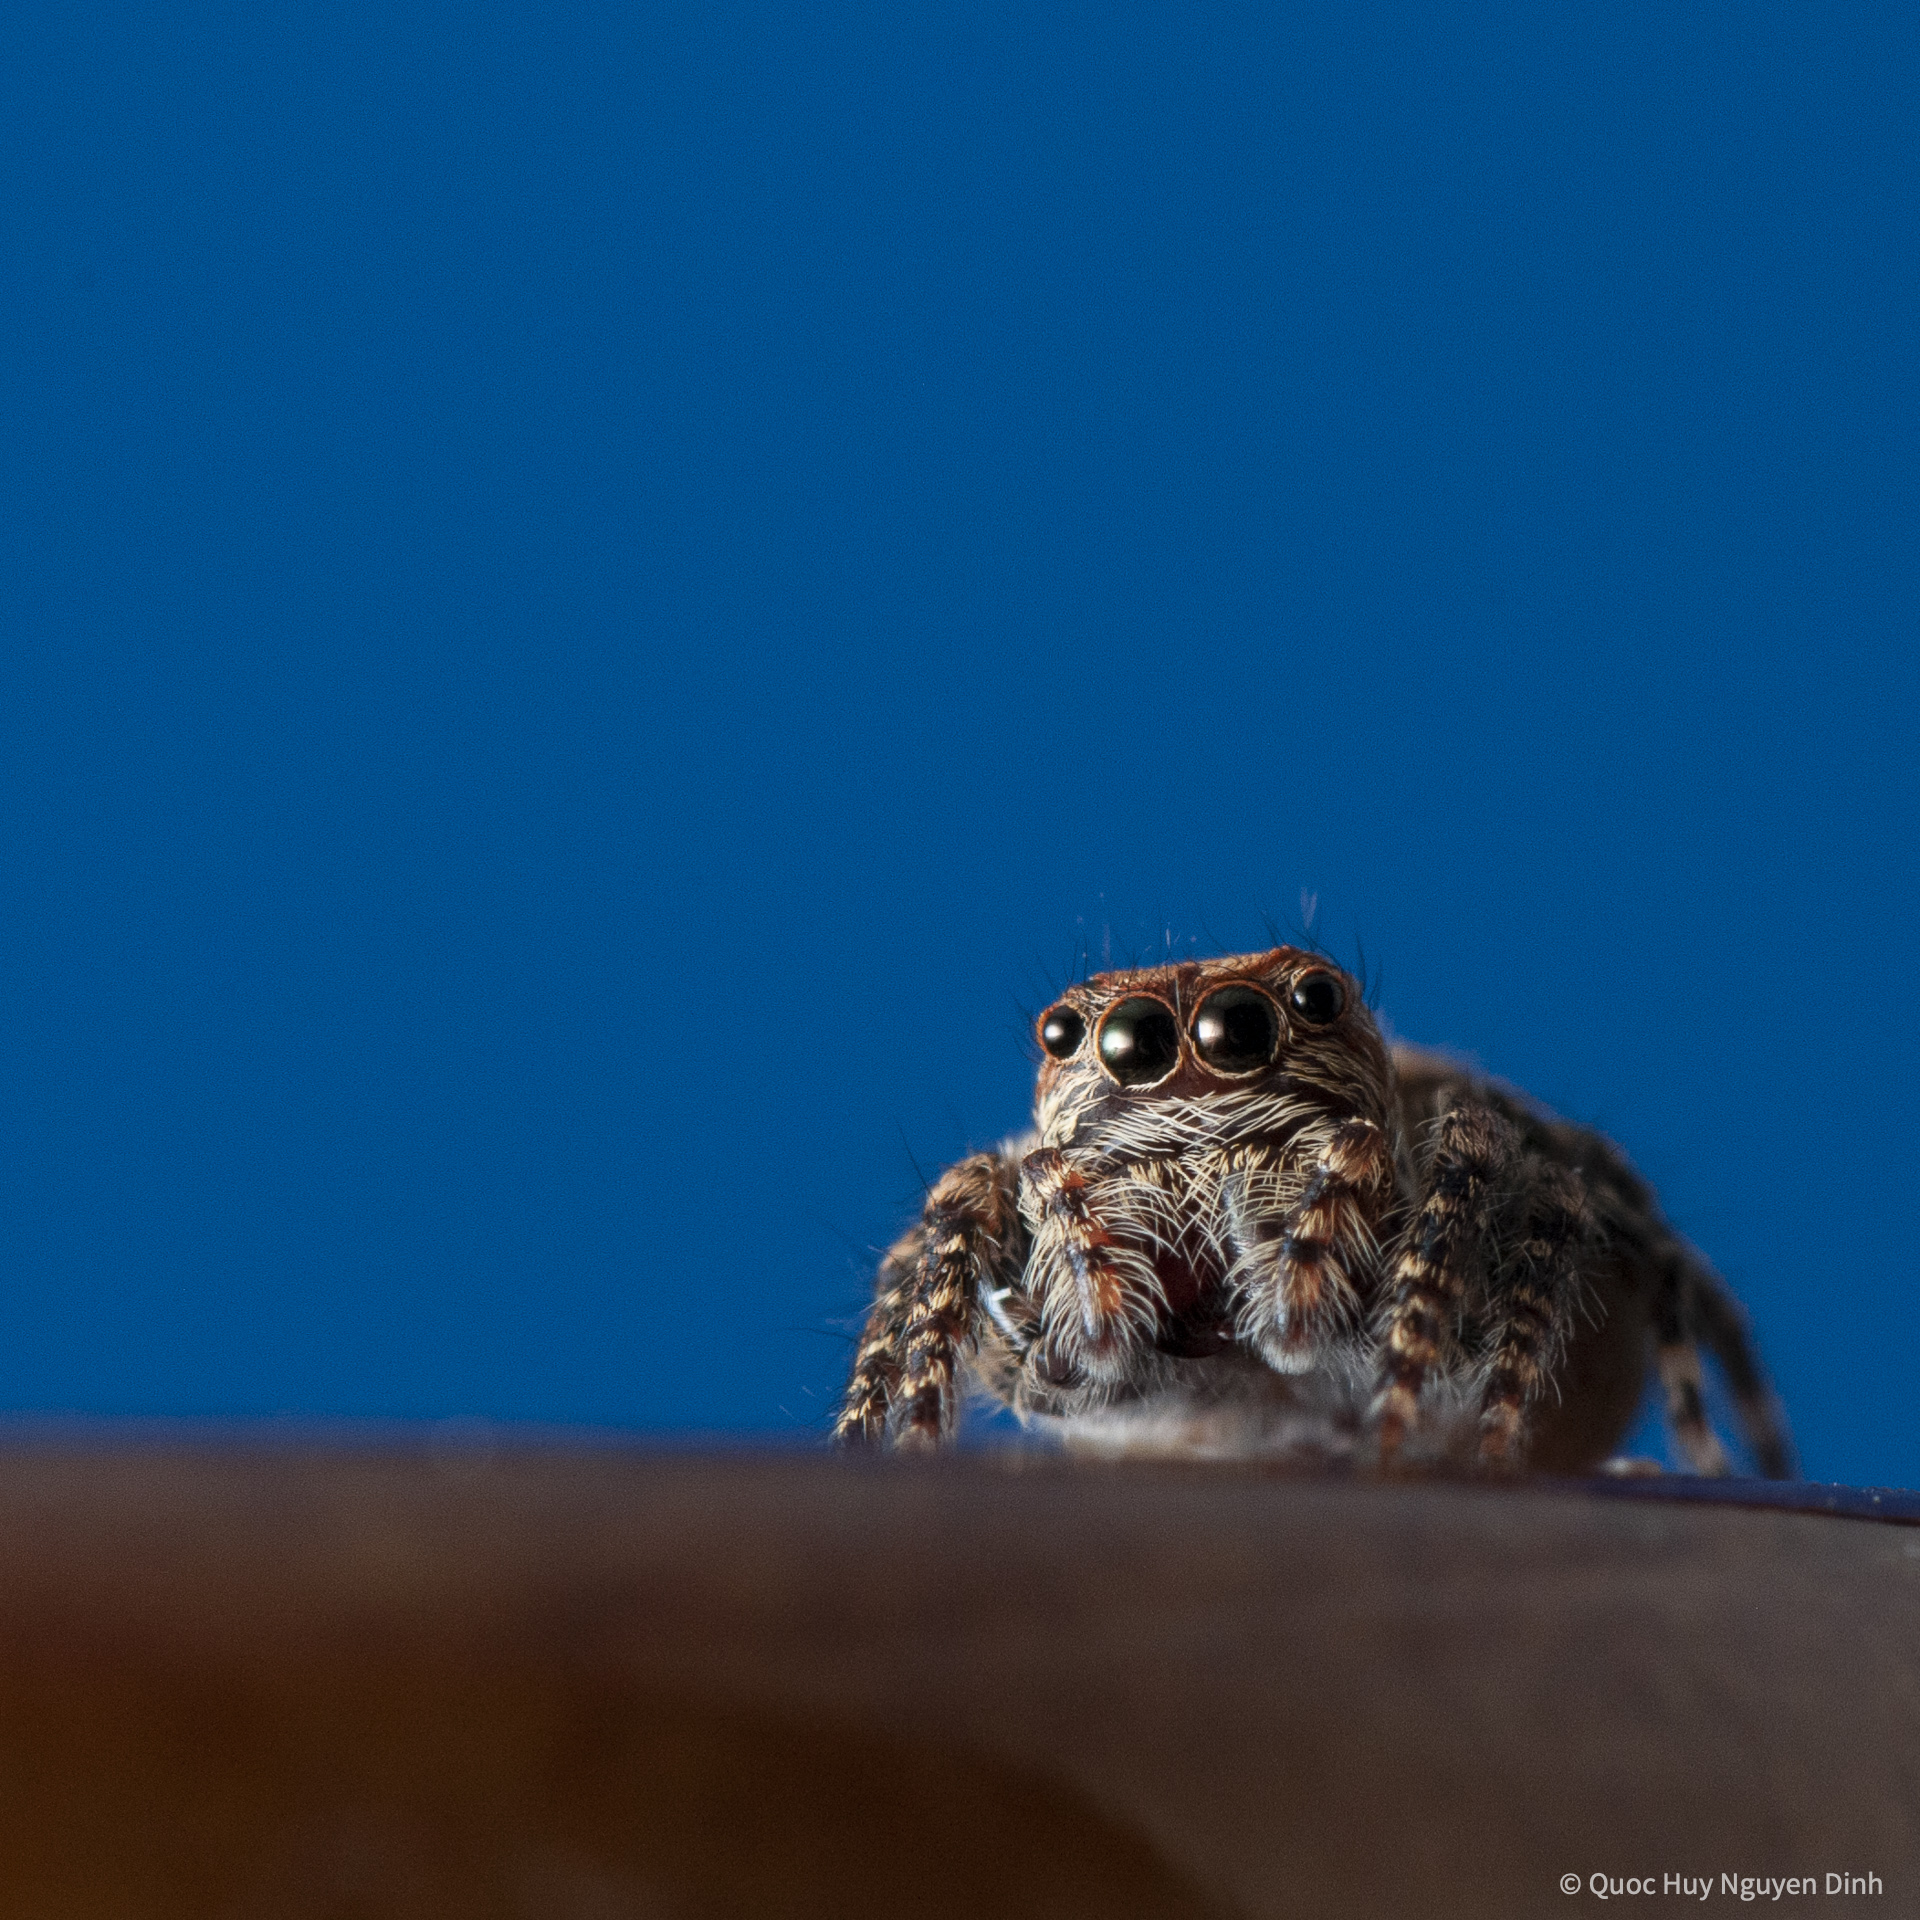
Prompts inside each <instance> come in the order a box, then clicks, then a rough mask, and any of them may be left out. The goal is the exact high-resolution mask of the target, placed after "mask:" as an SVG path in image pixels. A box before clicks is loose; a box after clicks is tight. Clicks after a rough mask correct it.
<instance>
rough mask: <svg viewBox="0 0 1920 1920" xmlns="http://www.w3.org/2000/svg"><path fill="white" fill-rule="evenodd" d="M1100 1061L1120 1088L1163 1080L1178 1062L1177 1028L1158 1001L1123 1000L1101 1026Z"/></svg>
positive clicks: (1178, 1036)
mask: <svg viewBox="0 0 1920 1920" xmlns="http://www.w3.org/2000/svg"><path fill="white" fill-rule="evenodd" d="M1100 1058H1101V1061H1102V1062H1103V1063H1104V1065H1105V1066H1106V1069H1107V1071H1108V1072H1109V1073H1110V1074H1112V1075H1113V1077H1114V1078H1115V1079H1116V1080H1118V1081H1119V1082H1120V1084H1121V1085H1122V1086H1123V1087H1147V1086H1151V1085H1152V1084H1153V1083H1154V1081H1156V1080H1164V1079H1165V1078H1166V1077H1167V1075H1168V1074H1170V1073H1171V1072H1172V1071H1173V1070H1174V1068H1175V1067H1176V1066H1177V1065H1178V1064H1179V1061H1180V1029H1179V1028H1178V1027H1176V1026H1175V1025H1174V1024H1173V1015H1172V1014H1171V1013H1169V1012H1168V1011H1167V1009H1166V1008H1165V1007H1163V1006H1162V1005H1161V1004H1160V1002H1159V1001H1158V1000H1122V1001H1121V1002H1120V1004H1119V1005H1118V1006H1117V1007H1115V1008H1114V1010H1113V1011H1112V1012H1111V1013H1110V1014H1108V1015H1107V1017H1106V1019H1104V1020H1103V1021H1102V1022H1101V1023H1100Z"/></svg>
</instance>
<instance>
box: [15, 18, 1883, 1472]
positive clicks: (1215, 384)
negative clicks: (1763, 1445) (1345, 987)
mask: <svg viewBox="0 0 1920 1920" xmlns="http://www.w3.org/2000/svg"><path fill="white" fill-rule="evenodd" d="M270 12H271V17H263V15H262V11H261V10H258V9H253V8H246V7H239V6H218V7H216V6H207V5H201V6H180V7H173V8H165V9H161V8H138V9H136V8H126V9H122V10H115V9H113V8H104V7H94V8H84V9H83V8H62V7H58V6H51V5H49V6H43V7H34V8H25V9H19V10H15V11H13V12H11V13H10V14H9V15H8V16H7V20H6V24H5V25H4V27H0V161H3V164H4V178H5V182H6V185H5V191H4V194H3V195H0V254H3V258H4V269H3V271H4V279H3V280H0V329H3V330H4V342H3V345H4V433H3V435H0V489H3V494H4V497H3V500H0V623H3V625H4V656H3V664H0V783H3V784H0V805H3V807H4V823H3V827H4V830H3V832H0V860H3V861H4V914H3V917H0V982H3V986H4V991H3V993H0V1124H3V1128H4V1138H3V1139H0V1261H3V1272H0V1405H5V1406H9V1407H12V1408H15V1409H19V1410H23V1411H26V1412H30V1413H32V1412H60V1411H72V1412H81V1413H94V1414H147V1415H160V1416H199V1415H212V1416H230V1415H232V1416H260V1415H272V1414H277V1413H287V1414H293V1415H299V1416H321V1417H381V1418H384V1417H401V1418H410V1417H416V1416H426V1417H435V1418H441V1417H449V1416H476V1417H483V1418H489V1419H529V1420H539V1421H552V1422H582V1423H594V1424H599V1425H610V1426H634V1427H642V1428H650V1429H656V1430H667V1429H672V1430H680V1431H686V1430H696V1429H736V1430H738V1429H751V1430H760V1431H763V1432H766V1433H769V1434H775V1435H787V1436H792V1437H798V1438H803V1439H804V1438H807V1437H809V1436H812V1435H817V1434H818V1432H819V1431H820V1428H821V1424H822V1421H823V1419H824V1415H825V1412H826V1409H827V1407H828V1405H829V1403H830V1401H831V1399H832V1396H833V1393H834V1390H835V1388H836V1386H837V1384H838V1381H839V1379H840V1377H841V1375H842V1373H843V1370H844V1367H845V1364H846V1358H847V1338H848V1335H847V1329H848V1327H849V1326H850V1324H851V1323H852V1321H853V1320H854V1319H855V1318H856V1317H857V1315H858V1312H859V1309H860V1306H861V1302H862V1300H863V1297H864V1295H865V1292H866V1287H867V1274H868V1271H869V1269H870V1258H871V1256H870V1253H869V1251H868V1249H869V1248H871V1247H873V1246H874V1245H876V1244H880V1243H884V1241H885V1240H887V1239H888V1238H889V1237H891V1235H892V1234H893V1233H894V1232H895V1231H896V1230H897V1229H898V1227H899V1226H900V1225H901V1224H902V1222H903V1221H904V1219H905V1218H906V1217H907V1216H908V1215H909V1214H910V1213H911V1212H912V1211H913V1209H914V1207H915V1205H916V1203H917V1196H918V1181H917V1177H916V1174H915V1171H914V1167H915V1163H916V1162H917V1163H918V1165H919V1166H921V1167H922V1168H931V1167H933V1166H935V1165H937V1164H939V1163H941V1162H943V1161H945V1160H948V1159H950V1158H952V1157H954V1156H956V1155H957V1154H959V1153H960V1152H961V1151H962V1150H963V1149H964V1148H965V1147H967V1146H968V1145H969V1144H978V1143H985V1142H988V1141H991V1140H992V1139H994V1138H996V1137H997V1136H998V1135H1000V1134H1001V1133H1003V1132H1005V1131H1008V1130H1011V1129H1012V1128H1014V1127H1015V1126H1016V1125H1017V1124H1018V1123H1019V1122H1020V1120H1021V1117H1022V1114H1023V1111H1024V1107H1025V1101H1026V1094H1027V1088H1028V1083H1029V1075H1030V1068H1029V1066H1028V1064H1027V1059H1026V1056H1025V1053H1024V1025H1025V1019H1026V1014H1024V1013H1023V1012H1022V1011H1021V1009H1022V1008H1025V1009H1027V1010H1028V1011H1029V1012H1030V1011H1031V1010H1032V1009H1033V1008H1035V1007H1037V1006H1039V1005H1041V1004H1044V1001H1045V999H1046V998H1047V996H1048V993H1049V990H1050V989H1049V982H1050V981H1055V980H1059V979H1061V978H1063V977H1064V976H1065V975H1066V974H1067V973H1068V972H1069V971H1070V969H1071V968H1072V967H1073V965H1074V964H1075V959H1076V955H1077V954H1078V953H1080V952H1081V951H1083V950H1087V951H1091V953H1092V954H1093V956H1094V958H1095V961H1096V963H1097V962H1098V960H1099V959H1100V958H1101V957H1102V956H1103V955H1105V954H1108V953H1111V956H1112V957H1113V959H1114V960H1115V961H1116V962H1119V961H1121V960H1123V959H1125V958H1128V957H1141V958H1151V957H1154V956H1156V955H1158V954H1160V953H1161V952H1163V951H1164V950H1165V948H1166V946H1167V945H1168V944H1169V943H1171V944H1172V945H1173V946H1174V947H1175V948H1177V949H1179V950H1182V951H1192V950H1194V949H1195V948H1196V947H1198V948H1199V949H1202V950H1219V949H1225V950H1228V951H1232V950H1236V949H1240V948H1244V947H1252V946H1264V945H1266V944H1268V936H1267V933H1266V930H1265V924H1264V921H1265V918H1266V917H1268V916H1270V917H1272V918H1273V919H1274V920H1276V921H1279V922H1281V923H1283V924H1284V923H1287V922H1297V921H1298V920H1299V919H1300V917H1301V914H1302V903H1301V900H1302V894H1303V892H1304V893H1306V894H1308V895H1311V896H1313V897H1314V901H1315V919H1314V926H1315V931H1316V932H1317V933H1319V934H1320V935H1321V936H1323V937H1324V938H1325V939H1327V940H1328V942H1329V943H1330V945H1331V946H1332V948H1333V949H1334V951H1335V952H1336V953H1338V954H1341V955H1342V956H1346V957H1351V955H1352V953H1353V950H1354V948H1353V942H1354V939H1355V937H1356V935H1357V936H1359V937H1361V938H1363V939H1364V943H1365V948H1366V952H1367V955H1368V958H1369V961H1370V963H1372V964H1374V965H1375V966H1376V967H1377V969H1378V971H1379V973H1380V975H1381V1004H1382V1009H1383V1012H1384V1015H1385V1017H1386V1018H1387V1019H1388V1021H1389V1022H1390V1023H1391V1025H1392V1027H1393V1028H1394V1029H1395V1030H1397V1031H1398V1032H1400V1033H1402V1034H1404V1035H1406V1036H1409V1037H1413V1038H1417V1039H1421V1040H1425V1041H1429V1042H1435V1043H1445V1044H1448V1045H1451V1046H1454V1047H1456V1048H1460V1049H1464V1050H1466V1051H1468V1052H1470V1053H1471V1054H1473V1055H1475V1056H1477V1057H1478V1059H1479V1060H1480V1061H1481V1062H1482V1063H1483V1064H1484V1065H1485V1066H1486V1067H1487V1068H1489V1069H1490V1070H1492V1071H1494V1072H1497V1073H1499V1074H1501V1075H1503V1076H1505V1077H1507V1078H1509V1079H1511V1080H1514V1081H1517V1082H1519V1083H1520V1084H1522V1085H1524V1086H1526V1087H1527V1088H1529V1089H1531V1090H1532V1091H1533V1092H1535V1093H1536V1094H1538V1095H1540V1096H1541V1097H1543V1098H1545V1099H1546V1100H1548V1101H1550V1102H1552V1103H1554V1104H1555V1105H1557V1106H1559V1107H1560V1108H1562V1109H1563V1110H1564V1111H1566V1112H1568V1113H1570V1114H1573V1115H1575V1116H1578V1117H1580V1118H1583V1119H1588V1120H1591V1121H1594V1122H1597V1123H1598V1124H1600V1125H1602V1126H1604V1127H1606V1128H1607V1129H1609V1130H1610V1131H1611V1132H1613V1133H1614V1134H1615V1135H1616V1136H1617V1137H1618V1138H1619V1139H1620V1140H1621V1141H1622V1142H1624V1143H1625V1144H1626V1146H1627V1147H1628V1149H1629V1150H1630V1151H1631V1153H1632V1154H1633V1155H1634V1156H1635V1157H1636V1159H1637V1160H1638V1161H1639V1163H1640V1164H1641V1165H1642V1166H1643V1167H1644V1168H1645V1169H1646V1171H1647V1172H1648V1173H1649V1174H1650V1175H1651V1176H1652V1177H1653V1178H1654V1179H1655V1180H1656V1181H1657V1183H1658V1184H1659V1186H1660V1188H1661V1190H1662V1192H1663V1193H1664V1195H1665V1196H1666V1199H1667V1202H1668V1204H1669V1207H1670V1210H1671V1212H1672V1213H1673V1215H1674V1216H1675V1218H1676V1219H1677V1220H1678V1222H1679V1223H1680V1224H1681V1225H1682V1227H1683V1228H1684V1229H1685V1230H1686V1231H1688V1232H1689V1233H1690V1234H1691V1235H1693V1236H1694V1237H1695V1238H1696V1239H1697V1240H1698V1241H1699V1243H1700V1244H1701V1245H1702V1246H1703V1247H1704V1248H1706V1249H1707V1251H1708V1252H1709V1253H1710V1255H1711V1256H1712V1257H1713V1258H1714V1260H1715V1261H1716V1262H1717V1263H1719V1264H1720V1265H1721V1266H1722V1267H1723V1268H1724V1270H1725V1271H1726V1272H1727V1274H1728V1275H1729V1276H1730V1277H1731V1278H1732V1280H1733V1281H1734V1283H1735V1284H1736V1286H1737V1287H1738V1289H1739V1291H1740V1292H1741V1294H1742V1295H1743V1297H1744V1298H1745V1299H1746V1300H1747V1301H1748V1302H1749V1303H1750V1305H1751V1308H1752V1311H1753V1313H1754V1316H1755V1318H1756V1320H1757V1323H1758V1326H1759V1330H1760V1333H1761V1335H1762V1338H1763V1341H1764V1344H1765V1347H1766V1351H1767V1353H1768V1355H1769V1356H1770V1358H1771V1361H1772V1363H1773V1365H1774V1367H1775V1369H1776V1371H1777V1373H1778V1375H1779V1378H1780V1381H1781V1384H1782V1386H1783V1388H1784V1391H1785V1393H1786V1397H1787V1399H1788V1402H1789V1404H1790V1407H1791V1409H1792V1411H1793V1413H1794V1415H1795V1418H1796V1421H1797V1425H1798V1429H1799V1433H1800V1437H1801V1440H1802V1443H1803V1447H1804V1452H1805V1456H1806V1462H1807V1465H1808V1468H1809V1469H1810V1471H1811V1472H1813V1473H1814V1474H1816V1475H1819V1476H1821V1477H1838V1478H1848V1479H1854V1480H1866V1481H1879V1482H1888V1481H1893V1482H1899V1481H1905V1482H1907V1483H1914V1482H1920V1407H1916V1394H1915V1390H1914V1387H1915V1381H1916V1378H1920V1324H1917V1322H1916V1316H1915V1314H1914V1312H1913V1311H1912V1303H1913V1300H1914V1281H1915V1248H1916V1243H1917V1241H1920V1235H1917V1234H1916V1224H1915V1217H1914V1211H1915V1210H1914V1199H1915V1177H1914V1171H1915V1166H1916V1148H1917V1147H1920V1101H1917V1100H1916V1097H1915V1091H1916V1089H1915V1078H1916V1076H1915V1068H1916V1042H1915V1017H1914V1003H1915V995H1914V982H1915V967H1916V935H1917V934H1920V926H1917V925H1916V887H1915V880H1914V866H1913V861H1914V855H1913V840H1914V834H1913V829H1914V825H1915V818H1916V811H1915V808H1916V767H1917V765H1920V755H1916V751H1915V737H1914V733H1915V721H1916V714H1917V712H1920V698H1917V696H1920V672H1917V671H1916V664H1915V654H1916V641H1920V589H1917V587H1916V578H1915V537H1914V528H1915V507H1916V484H1915V483H1916V441H1915V424H1914V423H1915V402H1916V399H1917V398H1920V394H1917V393H1916V384H1917V383H1916V375H1915V367H1916V346H1917V345H1920V340H1917V339H1916V331H1917V330H1916V318H1917V317H1920V300H1917V299H1916V295H1917V294H1920V250H1916V244H1915V242H1916V231H1915V227H1916V221H1915V208H1916V195H1915V160H1914V155H1915V135H1916V114H1915V97H1914V96H1915V83H1916V78H1917V77H1920V60H1916V53H1917V52H1920V44H1917V39H1916V33H1917V30H1916V26H1915V22H1914V18H1913V16H1912V14H1911V12H1909V11H1905V10H1901V9H1895V8H1890V7H1848V6H1842V5H1836V6H1830V7H1825V8H1821V9H1817V10H1816V9H1806V8H1801V7H1792V8H1789V7H1783V6H1782V7H1767V6H1753V5H1748V6H1740V7H1731V6H1729V7H1699V8H1691V9H1685V10H1678V11H1677V10H1675V9H1673V8H1671V7H1668V6H1664V5H1658V6H1657V5H1638V6H1636V5H1621V6H1615V7H1610V8H1607V9H1603V10H1597V11H1596V10H1587V11H1586V12H1584V13H1583V12H1580V11H1578V10H1568V9H1557V10H1542V9H1539V8H1537V7H1532V6H1526V5H1518V4H1516V5H1513V6H1511V7H1478V8H1462V9H1434V8H1431V7H1427V6H1424V5H1406V6H1383V5H1372V4H1365V3H1364V0H1338V3H1337V4H1322V5H1315V6H1298V7H1289V8H1274V7H1272V6H1267V5H1262V6H1246V7H1218V8H1212V9H1205V10H1195V9H1192V8H1190V7H1175V6H1166V7H1162V8H1131V9H1124V10H1114V9H1107V8H1095V7H1080V8H1075V7H1066V6H1042V7H1039V8H1034V7H1029V6H1020V7H1004V8H984V7H980V8H960V7H952V6H941V5H926V4H917V5H915V6H913V7H910V8H903V7H897V6H882V5H877V4H876V5H871V6H866V7H858V6H847V5H826V6H814V7H807V8H767V9H757V8H741V7H727V6H719V5H714V4H710V3H709V0H702V4H699V5H687V6H684V7H668V6H654V7H644V8H638V9H632V8H626V7H615V6H598V7H596V6H547V5H542V6H538V7H535V6H530V5H528V6H482V5H474V6H462V7H453V6H445V7H440V8H434V7H424V6H403V7H398V8H396V7H394V6H392V5H390V4H382V5H380V6H377V7H376V6H365V5H363V6H353V5H346V4H342V3H341V0H326V4H324V5H307V6H286V7H280V8H275V9H272V10H270Z"/></svg>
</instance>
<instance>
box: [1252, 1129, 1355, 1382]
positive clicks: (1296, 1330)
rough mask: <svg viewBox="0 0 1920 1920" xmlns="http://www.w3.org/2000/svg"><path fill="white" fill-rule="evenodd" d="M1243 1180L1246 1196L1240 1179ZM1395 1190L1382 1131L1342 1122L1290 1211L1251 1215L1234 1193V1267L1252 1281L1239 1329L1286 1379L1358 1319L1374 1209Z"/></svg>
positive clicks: (1321, 1151) (1323, 1146) (1317, 1157)
mask: <svg viewBox="0 0 1920 1920" xmlns="http://www.w3.org/2000/svg"><path fill="white" fill-rule="evenodd" d="M1234 1178H1235V1176H1229V1181H1230V1182H1231V1181H1232V1180H1233V1179H1234ZM1239 1180H1240V1187H1239V1191H1241V1192H1244V1190H1245V1184H1246V1182H1245V1176H1244V1174H1243V1175H1241V1176H1239ZM1392 1185H1393V1149H1392V1147H1391V1146H1390V1145H1389V1144H1388V1141H1387V1136H1386V1134H1385V1133H1384V1132H1383V1131H1382V1130H1381V1129H1380V1128H1379V1127H1377V1126H1375V1125H1374V1123H1373V1122H1372V1121H1371V1120H1346V1121H1342V1122H1341V1123H1340V1124H1339V1125H1338V1126H1336V1127H1335V1128H1334V1129H1333V1130H1332V1131H1331V1132H1330V1133H1329V1134H1328V1135H1327V1137H1326V1138H1325V1140H1323V1141H1322V1142H1321V1144H1320V1149H1319V1151H1318V1153H1317V1154H1316V1155H1315V1156H1314V1160H1313V1164H1312V1167H1311V1170H1310V1171H1309V1173H1308V1175H1307V1181H1306V1185H1305V1186H1304V1187H1303V1188H1302V1190H1301V1193H1300V1197H1299V1199H1298V1200H1296V1201H1295V1202H1294V1204H1293V1205H1292V1206H1291V1207H1289V1208H1288V1209H1287V1211H1286V1212H1285V1213H1282V1214H1278V1215H1269V1216H1265V1217H1261V1216H1257V1215H1256V1216H1254V1217H1252V1218H1247V1217H1245V1213H1244V1209H1243V1208H1242V1207H1240V1206H1237V1205H1235V1204H1234V1202H1233V1199H1232V1197H1231V1196H1232V1195H1233V1194H1234V1192H1235V1188H1234V1186H1233V1185H1231V1184H1230V1185H1229V1186H1228V1189H1227V1191H1228V1194H1229V1202H1228V1212H1229V1218H1230V1219H1231V1220H1232V1224H1233V1228H1234V1238H1235V1240H1236V1242H1238V1243H1239V1244H1238V1246H1237V1248H1236V1252H1237V1255H1238V1258H1237V1259H1236V1261H1235V1263H1234V1264H1235V1268H1236V1271H1244V1270H1245V1269H1247V1268H1249V1267H1252V1268H1253V1270H1254V1276H1255V1277H1254V1278H1253V1283H1252V1284H1251V1285H1250V1286H1249V1287H1248V1288H1247V1291H1246V1294H1245V1297H1244V1298H1243V1300H1242V1302H1241V1306H1240V1311H1239V1315H1238V1319H1239V1321H1240V1325H1241V1330H1242V1333H1243V1336H1244V1337H1247V1338H1249V1339H1251V1340H1252V1341H1253V1343H1254V1344H1255V1345H1256V1346H1257V1347H1258V1348H1259V1349H1260V1351H1261V1352H1262V1353H1263V1354H1265V1356H1266V1358H1267V1359H1268V1361H1269V1362H1270V1363H1271V1364H1272V1365H1274V1366H1276V1367H1277V1368H1279V1369H1280V1370H1281V1371H1282V1372H1285V1373H1296V1372H1302V1371H1304V1370H1305V1369H1306V1368H1307V1367H1308V1366H1309V1365H1311V1363H1312V1361H1313V1359H1314V1357H1315V1355H1316V1353H1317V1352H1318V1351H1319V1349H1320V1347H1321V1346H1322V1345H1323V1344H1324V1342H1325V1341H1326V1339H1327V1338H1328V1336H1330V1335H1331V1334H1333V1333H1335V1332H1336V1331H1337V1330H1338V1328H1339V1327H1340V1326H1341V1325H1342V1324H1343V1323H1346V1322H1351V1321H1352V1320H1354V1319H1355V1318H1356V1316H1357V1313H1358V1310H1359V1307H1360V1304H1361V1296H1360V1283H1361V1282H1362V1280H1363V1279H1364V1278H1365V1276H1366V1273H1367V1270H1368V1269H1369V1268H1370V1267H1371V1265H1372V1263H1373V1260H1374V1257H1375V1246H1374V1238H1373V1220H1374V1214H1375V1209H1376V1208H1377V1207H1378V1204H1379V1196H1380V1195H1381V1194H1383V1193H1385V1192H1387V1191H1389V1190H1390V1189H1391V1187H1392ZM1256 1262H1257V1263H1258V1264H1257V1265H1256V1264H1255V1263H1256Z"/></svg>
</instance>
